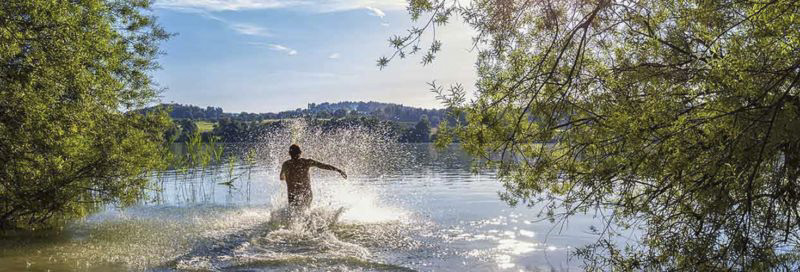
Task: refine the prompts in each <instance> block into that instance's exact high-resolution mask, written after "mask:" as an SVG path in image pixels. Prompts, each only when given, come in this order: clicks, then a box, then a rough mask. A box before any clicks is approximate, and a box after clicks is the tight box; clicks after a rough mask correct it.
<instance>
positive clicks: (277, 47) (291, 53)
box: [267, 44, 297, 56]
mask: <svg viewBox="0 0 800 272" xmlns="http://www.w3.org/2000/svg"><path fill="white" fill-rule="evenodd" d="M267 47H268V48H269V49H270V50H275V51H279V52H284V53H286V54H287V55H289V56H294V55H297V50H294V49H291V48H289V47H286V46H283V45H280V44H268V45H267Z"/></svg>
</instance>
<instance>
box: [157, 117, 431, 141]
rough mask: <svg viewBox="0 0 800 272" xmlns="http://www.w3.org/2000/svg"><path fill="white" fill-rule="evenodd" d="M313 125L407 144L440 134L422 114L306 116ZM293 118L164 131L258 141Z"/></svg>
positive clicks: (174, 137)
mask: <svg viewBox="0 0 800 272" xmlns="http://www.w3.org/2000/svg"><path fill="white" fill-rule="evenodd" d="M305 121H306V122H307V123H308V124H309V125H310V126H311V127H312V128H317V129H322V130H326V131H327V130H337V129H349V128H362V129H368V130H372V131H375V132H376V133H382V134H384V135H385V136H386V137H390V138H394V139H396V140H397V141H398V142H403V143H427V142H432V141H433V140H434V139H435V137H436V135H435V134H432V128H431V122H430V121H429V120H428V117H427V116H424V115H423V116H422V118H420V120H419V121H417V122H416V123H415V124H409V123H400V122H394V121H384V120H379V119H377V118H375V117H366V116H360V117H358V116H349V117H344V118H332V119H319V118H311V117H307V118H305ZM289 122H292V121H290V120H275V121H266V122H250V121H240V120H235V119H230V118H226V119H220V120H218V121H216V122H215V123H214V124H213V128H212V129H211V130H206V131H201V129H200V127H199V126H198V122H197V121H196V120H193V119H178V120H173V121H172V125H171V126H170V127H169V129H167V131H166V132H165V133H164V139H165V140H166V141H167V142H188V141H189V140H190V138H191V137H195V136H200V137H201V139H202V141H203V142H209V141H211V140H212V139H214V140H215V141H219V142H227V143H239V142H257V141H260V140H262V139H263V137H264V136H265V135H269V134H271V133H273V132H275V131H278V130H282V129H284V128H285V127H286V126H287V125H288V124H289Z"/></svg>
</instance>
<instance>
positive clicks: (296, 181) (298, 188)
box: [281, 144, 347, 210]
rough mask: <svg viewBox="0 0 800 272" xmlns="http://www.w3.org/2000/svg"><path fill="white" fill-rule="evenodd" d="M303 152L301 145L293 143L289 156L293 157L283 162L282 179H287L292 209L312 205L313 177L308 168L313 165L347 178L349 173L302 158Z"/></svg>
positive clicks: (302, 208) (300, 208) (306, 207)
mask: <svg viewBox="0 0 800 272" xmlns="http://www.w3.org/2000/svg"><path fill="white" fill-rule="evenodd" d="M301 153H302V151H300V146H298V145H296V144H293V145H292V146H290V147H289V156H291V157H292V159H290V160H288V161H285V162H283V165H282V166H281V180H285V181H286V189H287V194H288V195H289V208H291V209H292V210H306V209H308V208H309V207H311V199H312V196H311V178H309V176H308V169H309V168H311V167H312V166H313V167H317V168H321V169H325V170H331V171H336V172H339V174H342V177H343V178H345V179H347V174H345V173H344V171H342V170H341V169H339V168H336V167H333V166H330V165H327V164H324V163H321V162H318V161H315V160H312V159H305V158H300V154H301Z"/></svg>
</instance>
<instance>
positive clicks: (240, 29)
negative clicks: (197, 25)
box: [190, 10, 272, 37]
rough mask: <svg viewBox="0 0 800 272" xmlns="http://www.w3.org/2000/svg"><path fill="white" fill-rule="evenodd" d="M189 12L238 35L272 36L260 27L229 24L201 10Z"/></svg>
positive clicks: (235, 23) (229, 22) (245, 24)
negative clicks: (223, 25)
mask: <svg viewBox="0 0 800 272" xmlns="http://www.w3.org/2000/svg"><path fill="white" fill-rule="evenodd" d="M190 11H191V12H194V13H198V14H200V15H201V16H203V17H205V18H208V19H211V20H214V21H217V22H220V23H223V24H225V25H226V26H228V28H230V29H232V30H233V31H236V32H237V33H239V34H243V35H250V36H259V37H269V36H272V35H270V33H269V31H267V29H266V28H264V27H261V26H257V25H253V24H247V23H237V22H231V21H228V20H225V19H223V18H220V17H217V16H214V15H213V14H211V13H208V12H205V11H202V10H190Z"/></svg>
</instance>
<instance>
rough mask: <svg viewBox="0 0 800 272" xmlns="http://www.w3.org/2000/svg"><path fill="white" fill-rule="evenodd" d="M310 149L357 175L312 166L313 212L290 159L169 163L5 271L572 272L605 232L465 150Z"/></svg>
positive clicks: (6, 250) (8, 255) (14, 259)
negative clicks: (579, 250) (196, 166)
mask: <svg viewBox="0 0 800 272" xmlns="http://www.w3.org/2000/svg"><path fill="white" fill-rule="evenodd" d="M287 141H288V140H287ZM294 141H297V139H294ZM307 150H309V152H308V154H307V155H308V156H309V157H311V158H315V159H319V160H322V161H328V162H331V163H332V164H339V165H343V168H345V169H354V170H353V171H351V172H352V175H351V177H350V179H348V180H346V181H345V180H342V179H340V178H338V177H337V176H335V175H333V174H331V173H323V172H322V171H316V172H314V176H313V177H312V179H313V184H314V186H315V187H314V191H315V192H314V195H315V199H314V209H313V211H312V212H311V214H310V215H309V216H307V217H305V218H300V219H294V220H288V219H287V218H285V216H283V215H282V212H281V211H282V208H283V207H284V206H285V201H286V200H285V199H286V193H285V190H286V189H285V185H284V184H283V183H282V182H281V181H279V180H278V177H277V173H276V172H277V171H276V170H277V169H276V168H277V165H278V164H277V162H279V161H280V160H281V159H282V158H276V159H272V160H268V159H265V158H261V160H260V163H258V164H256V165H248V164H242V163H237V164H236V165H233V168H232V169H233V170H232V171H229V170H230V169H229V166H228V165H218V166H215V167H210V168H209V169H205V170H196V171H190V172H189V173H185V174H184V173H175V172H166V173H163V174H162V175H160V176H159V177H154V181H155V183H156V185H157V186H156V187H159V188H160V190H153V191H151V192H150V194H149V197H148V198H147V199H145V200H143V201H142V202H141V203H140V204H139V205H136V206H134V207H129V208H124V209H118V208H114V207H108V208H107V209H106V210H104V211H102V212H100V213H97V214H94V215H92V216H90V217H88V218H86V219H85V220H82V221H80V222H75V223H74V224H71V225H69V226H68V227H66V228H65V229H64V230H63V231H59V232H57V233H48V234H42V233H39V234H31V235H30V236H24V235H18V236H13V238H2V239H3V240H2V241H0V242H2V243H1V244H0V271H19V270H25V269H28V270H30V271H47V270H53V271H62V270H92V271H109V270H156V271H173V270H211V271H214V270H224V271H285V270H319V271H330V270H339V271H342V270H344V271H349V270H359V271H363V270H368V271H372V270H390V271H392V270H399V271H404V270H423V271H429V270H437V271H440V270H446V271H447V270H464V269H468V270H486V271H505V270H508V271H519V270H552V269H554V270H565V269H568V268H574V267H576V266H578V265H579V263H578V261H575V260H572V261H570V259H569V255H568V253H569V252H570V250H571V249H572V248H574V247H576V246H580V245H583V244H585V243H587V242H591V241H593V239H595V238H596V237H593V236H592V235H589V234H586V232H585V231H586V230H587V229H588V226H589V224H592V223H593V220H592V219H591V218H590V217H577V218H575V219H573V220H571V221H570V225H568V227H567V228H566V229H565V230H563V231H561V232H558V230H556V231H552V232H551V230H552V224H550V223H548V222H546V221H544V222H541V221H539V220H538V219H539V218H537V217H536V216H535V214H536V213H537V211H538V210H536V208H525V207H521V208H511V207H508V206H507V205H506V204H505V203H504V202H502V201H500V200H499V198H498V195H497V192H498V191H500V190H502V188H501V186H500V184H499V183H498V182H497V180H496V179H495V177H494V175H493V174H492V173H482V174H472V173H471V172H470V171H468V170H467V169H466V164H467V163H468V161H467V158H466V157H465V156H464V155H463V154H462V153H461V152H460V151H459V150H458V149H457V148H453V149H451V150H448V151H443V152H436V151H434V150H433V149H431V148H430V147H429V146H427V145H414V146H404V147H403V150H404V151H403V152H405V153H404V154H405V155H406V156H409V157H408V158H407V159H408V160H407V161H406V163H405V164H404V165H402V166H401V167H395V168H394V169H389V170H386V169H384V170H385V171H384V170H381V171H367V170H370V169H368V168H362V169H360V170H359V168H358V167H355V164H356V163H358V160H360V159H359V158H356V157H336V156H334V155H331V154H327V155H320V154H315V153H314V152H313V151H312V150H313V149H311V148H308V149H307ZM325 150H327V149H325ZM280 152H281V153H282V152H283V149H280ZM392 152H399V151H398V150H394V151H392ZM276 154H279V153H272V152H270V154H269V156H276V157H278V155H276ZM398 154H399V153H398ZM325 156H330V157H325ZM395 156H396V155H395ZM362 159H375V157H369V156H367V157H366V158H362ZM348 167H349V168H348ZM371 169H374V168H371ZM230 180H233V182H231V186H228V185H225V184H222V183H224V182H226V181H230Z"/></svg>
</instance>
